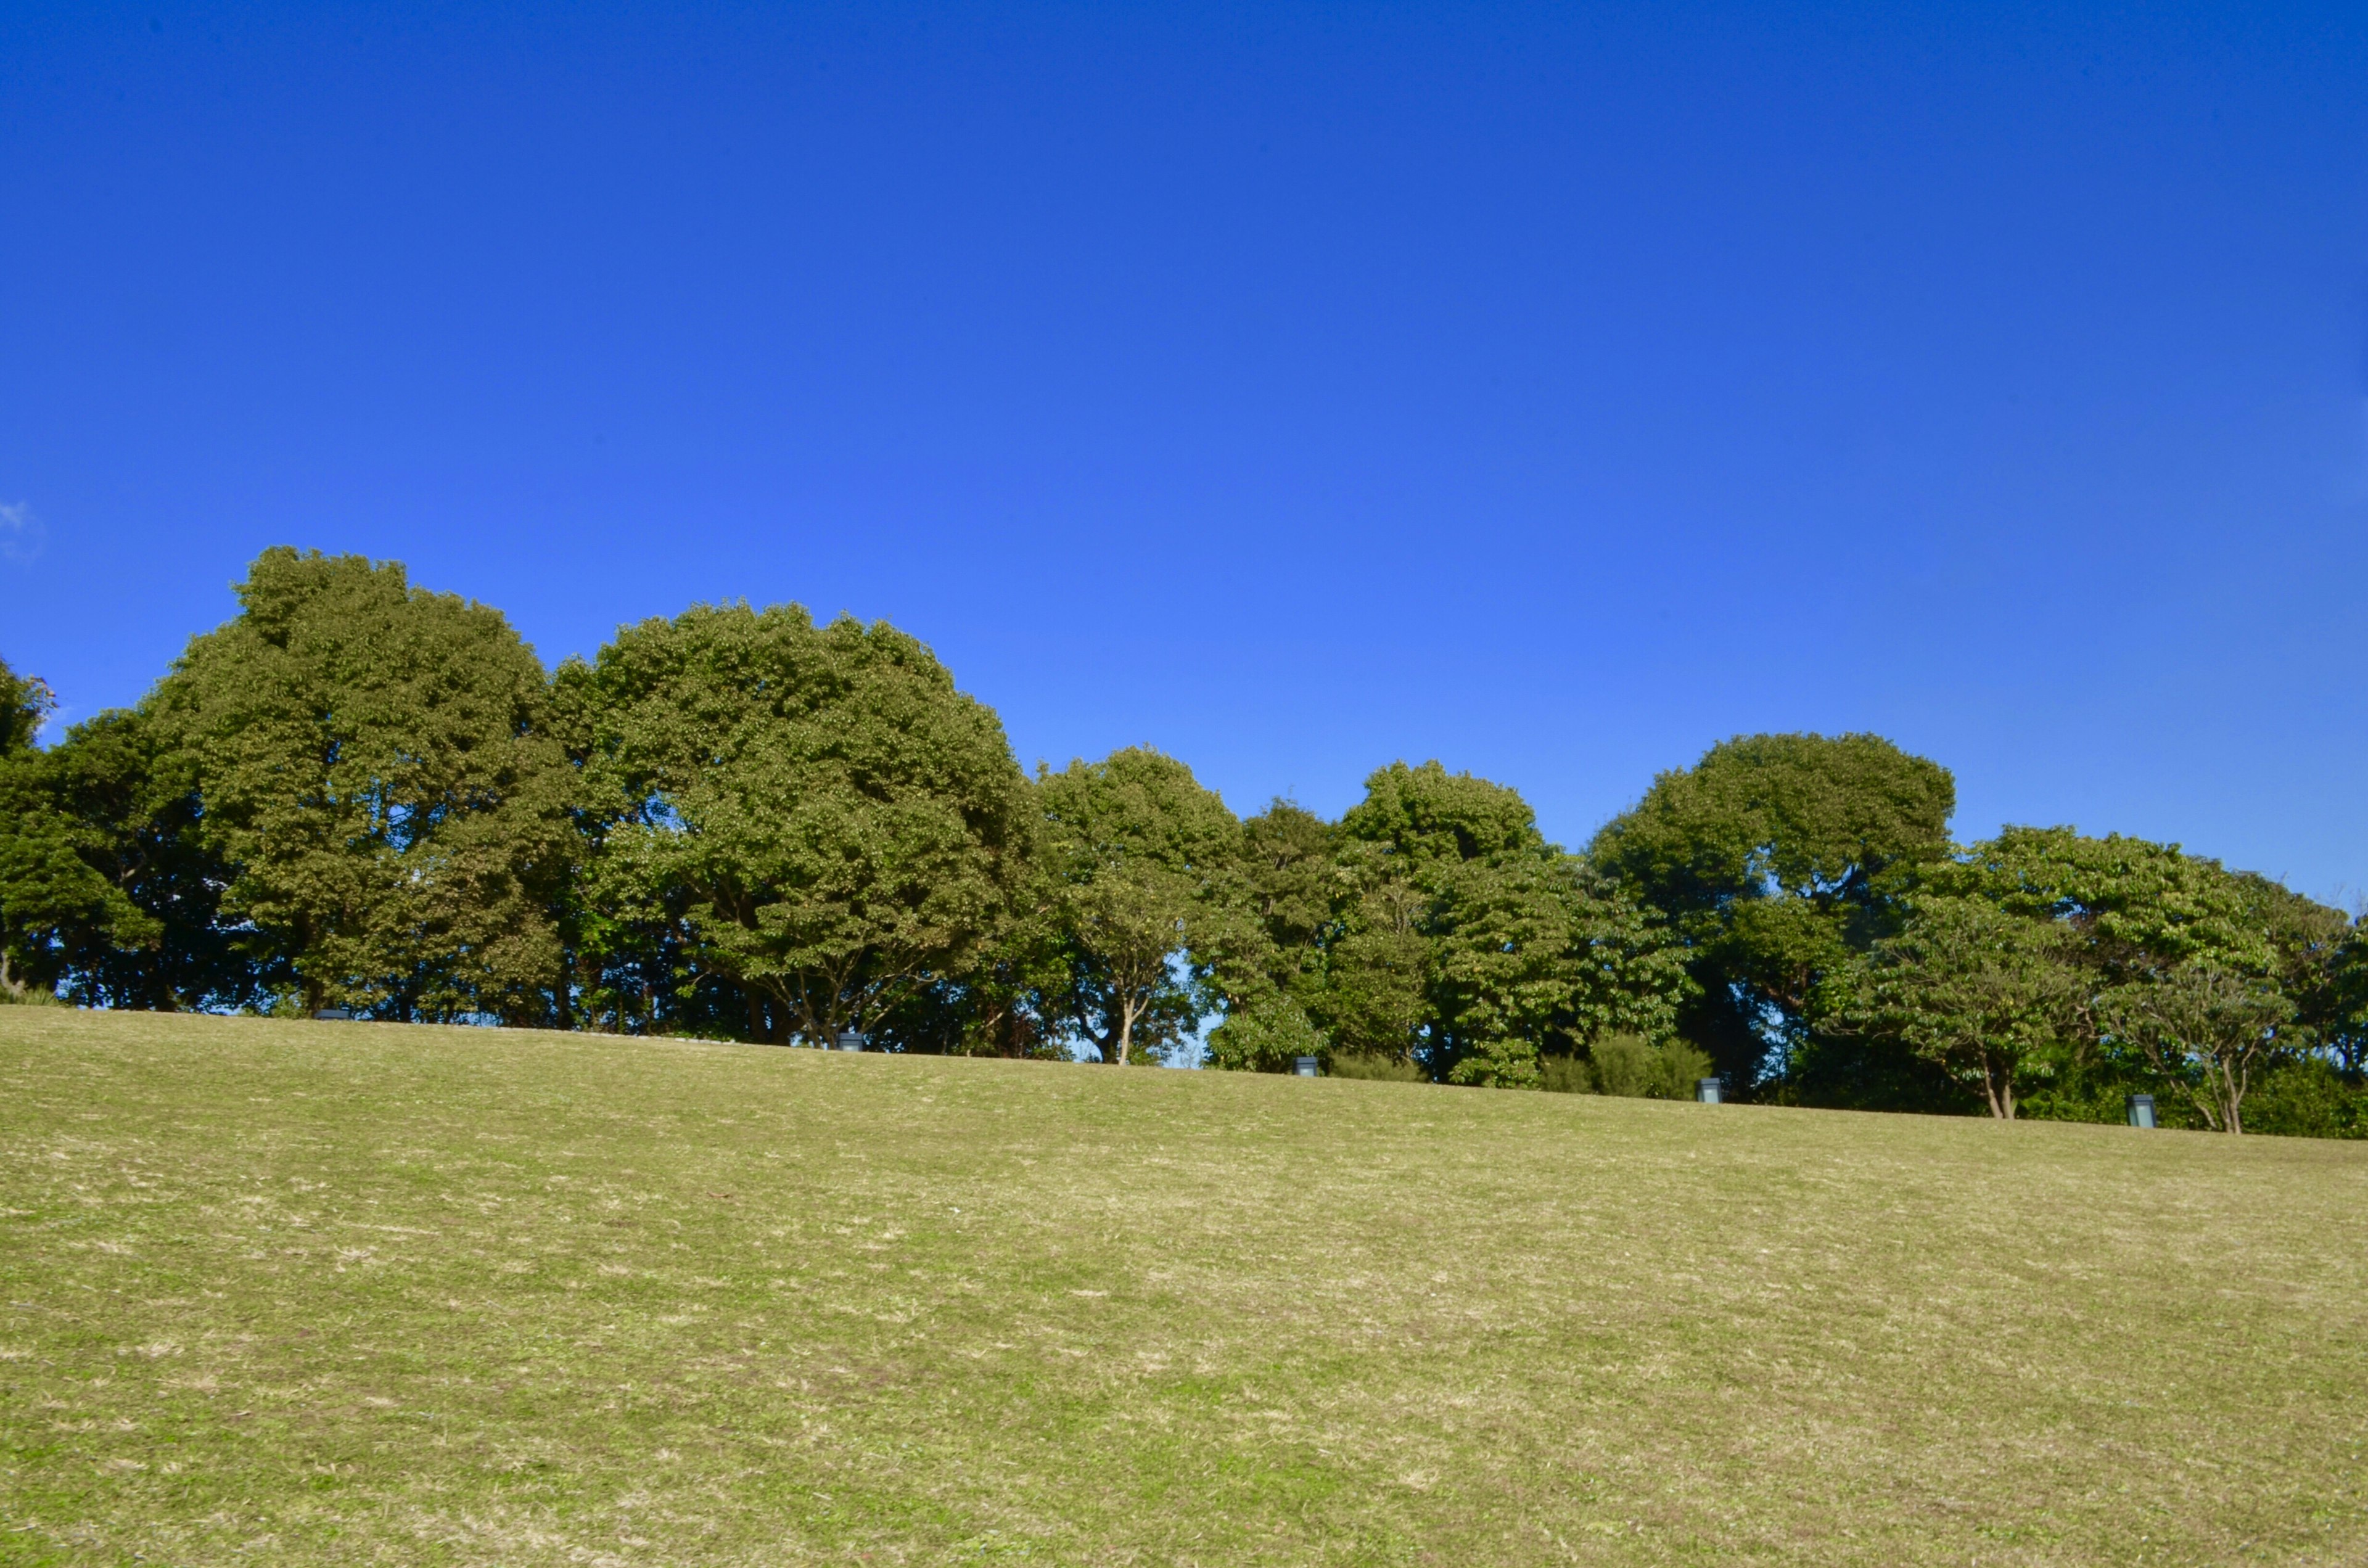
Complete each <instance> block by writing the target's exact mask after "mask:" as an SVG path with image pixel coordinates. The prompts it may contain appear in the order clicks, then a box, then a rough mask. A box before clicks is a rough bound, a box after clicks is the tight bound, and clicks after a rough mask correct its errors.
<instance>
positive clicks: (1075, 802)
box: [1036, 746, 1241, 1067]
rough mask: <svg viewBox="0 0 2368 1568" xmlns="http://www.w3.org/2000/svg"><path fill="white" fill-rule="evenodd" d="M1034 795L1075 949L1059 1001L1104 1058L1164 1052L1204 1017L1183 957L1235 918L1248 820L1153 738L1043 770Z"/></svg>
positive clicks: (1068, 941) (1124, 1059)
mask: <svg viewBox="0 0 2368 1568" xmlns="http://www.w3.org/2000/svg"><path fill="white" fill-rule="evenodd" d="M1036 795H1037V800H1038V802H1039V806H1040V809H1041V810H1042V817H1043V826H1042V830H1041V831H1042V857H1043V861H1044V864H1045V866H1046V868H1047V869H1048V870H1049V872H1050V874H1051V875H1052V877H1053V879H1054V881H1055V883H1056V886H1057V889H1058V892H1057V894H1056V897H1057V899H1058V908H1059V911H1060V930H1061V934H1062V937H1063V940H1064V945H1065V948H1066V950H1067V954H1068V958H1069V966H1070V967H1069V974H1068V977H1067V981H1066V983H1065V985H1064V989H1063V992H1062V994H1061V998H1060V1002H1059V1006H1060V1008H1061V1011H1062V1012H1063V1014H1064V1016H1065V1017H1067V1018H1068V1020H1069V1021H1071V1022H1072V1023H1074V1024H1075V1026H1076V1028H1077V1029H1078V1030H1079V1031H1080V1032H1082V1033H1083V1034H1084V1035H1085V1037H1086V1038H1087V1040H1090V1041H1091V1042H1092V1043H1093V1045H1094V1047H1095V1049H1096V1050H1098V1051H1099V1052H1100V1053H1101V1059H1102V1060H1103V1061H1104V1062H1110V1063H1113V1064H1115V1065H1118V1066H1121V1067H1122V1066H1126V1065H1128V1064H1129V1063H1131V1062H1138V1061H1144V1062H1148V1061H1156V1060H1157V1059H1159V1058H1160V1057H1162V1056H1164V1055H1166V1054H1167V1051H1169V1050H1171V1049H1172V1048H1173V1047H1174V1045H1175V1043H1176V1042H1177V1040H1178V1039H1179V1038H1180V1037H1181V1036H1182V1035H1183V1034H1184V1033H1185V1031H1187V1030H1188V1029H1189V1028H1190V1027H1191V1025H1192V1023H1193V1022H1194V1020H1195V1019H1196V1018H1197V1017H1199V1012H1200V1008H1199V1002H1198V998H1197V997H1196V996H1195V995H1194V994H1193V993H1192V990H1191V988H1190V986H1188V985H1187V984H1185V983H1183V982H1182V981H1181V980H1180V979H1179V978H1178V962H1179V960H1181V959H1182V958H1183V956H1184V954H1185V953H1186V952H1187V951H1188V950H1189V949H1190V948H1191V947H1192V946H1193V944H1194V942H1195V939H1196V938H1199V939H1200V940H1201V942H1202V943H1203V944H1204V945H1206V944H1207V943H1208V942H1210V941H1211V940H1212V938H1213V937H1214V935H1215V932H1214V930H1213V929H1212V928H1214V927H1218V926H1223V925H1224V924H1226V923H1227V922H1228V921H1229V920H1230V918H1231V917H1232V915H1233V912H1232V911H1230V910H1229V909H1227V907H1226V897H1225V895H1226V893H1227V892H1228V890H1229V889H1230V888H1231V887H1232V886H1233V885H1234V882H1235V860H1236V858H1237V857H1238V856H1239V854H1240V851H1241V824H1240V823H1238V822H1236V821H1235V818H1234V813H1233V812H1230V811H1228V810H1227V809H1226V807H1225V803H1224V801H1222V800H1220V799H1218V798H1217V796H1216V794H1215V792H1214V791H1212V790H1204V789H1202V788H1201V785H1200V783H1199V782H1198V781H1197V780H1195V779H1194V778H1193V777H1192V770H1191V769H1190V768H1189V767H1185V766H1184V765H1183V764H1182V763H1180V762H1178V761H1177V760H1176V759H1175V758H1174V757H1171V756H1161V755H1160V754H1159V753H1158V752H1156V751H1153V750H1151V749H1150V748H1149V747H1146V746H1130V747H1128V748H1127V749H1125V750H1123V751H1117V752H1112V753H1111V754H1110V756H1108V757H1106V758H1105V759H1103V760H1102V761H1100V762H1097V763H1087V762H1085V761H1082V760H1081V761H1076V762H1072V763H1071V764H1070V765H1069V766H1068V767H1066V768H1065V769H1064V770H1063V771H1061V772H1059V773H1053V772H1051V771H1049V770H1046V771H1044V772H1042V774H1041V775H1040V777H1039V778H1038V779H1037V782H1036Z"/></svg>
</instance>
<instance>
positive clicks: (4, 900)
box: [0, 659, 57, 1000]
mask: <svg viewBox="0 0 2368 1568" xmlns="http://www.w3.org/2000/svg"><path fill="white" fill-rule="evenodd" d="M56 707H57V699H56V698H55V697H53V696H52V695H51V691H50V688H49V685H48V683H47V682H45V681H43V680H41V679H40V677H39V676H20V675H18V674H17V672H16V671H15V670H13V669H11V668H10V667H9V665H8V663H7V661H6V660H5V659H0V1000H14V999H17V998H19V997H22V996H24V995H26V994H27V986H26V974H25V971H26V968H27V962H28V959H30V958H31V957H32V954H33V952H34V951H36V950H37V949H39V948H42V947H46V946H47V944H46V943H45V942H42V941H40V931H41V928H42V919H41V915H40V914H39V913H37V912H36V911H35V910H33V909H29V908H26V907H24V903H25V899H26V890H24V889H22V888H20V887H19V886H18V885H17V884H19V883H22V882H24V881H26V880H27V879H28V876H29V875H35V874H38V869H39V868H40V867H41V866H43V865H44V863H46V862H47V861H49V860H50V858H51V852H52V849H53V846H49V845H47V844H46V843H44V842H43V841H44V840H45V839H46V838H47V836H48V835H45V834H36V833H35V832H33V831H32V824H33V817H34V813H35V811H36V809H37V800H38V794H37V792H36V791H34V790H31V789H30V788H28V784H27V783H26V782H24V781H23V775H22V770H21V769H20V767H18V765H19V764H21V763H22V762H24V761H25V760H26V759H28V758H29V757H30V756H32V753H33V740H34V737H35V736H36V735H38V734H40V730H41V723H42V722H43V721H44V720H45V719H47V718H48V717H49V715H50V714H51V712H52V711H53V710H55V709H56Z"/></svg>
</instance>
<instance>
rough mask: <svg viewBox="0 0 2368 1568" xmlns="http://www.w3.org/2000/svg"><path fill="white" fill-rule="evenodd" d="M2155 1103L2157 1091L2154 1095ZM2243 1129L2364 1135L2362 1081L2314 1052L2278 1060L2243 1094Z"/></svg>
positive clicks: (2366, 1107) (2367, 1103)
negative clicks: (2248, 1091)
mask: <svg viewBox="0 0 2368 1568" xmlns="http://www.w3.org/2000/svg"><path fill="white" fill-rule="evenodd" d="M2156 1103H2157V1104H2160V1103H2161V1096H2156ZM2245 1131H2248V1132H2267V1133H2273V1134H2283V1135H2284V1136H2286V1137H2289V1138H2368V1085H2362V1084H2360V1083H2359V1082H2357V1081H2355V1080H2352V1079H2350V1078H2347V1077H2345V1076H2344V1075H2343V1074H2340V1073H2339V1072H2337V1071H2336V1070H2335V1068H2334V1066H2333V1064H2331V1063H2329V1062H2325V1061H2323V1060H2321V1059H2320V1058H2318V1057H2316V1056H2306V1057H2303V1058H2301V1059H2300V1060H2297V1061H2292V1062H2280V1063H2278V1064H2277V1065H2276V1066H2275V1067H2272V1068H2271V1069H2270V1070H2269V1071H2268V1072H2267V1073H2265V1074H2262V1075H2261V1077H2260V1080H2259V1081H2258V1082H2257V1083H2256V1084H2255V1085H2253V1092H2252V1093H2251V1094H2248V1095H2247V1096H2245Z"/></svg>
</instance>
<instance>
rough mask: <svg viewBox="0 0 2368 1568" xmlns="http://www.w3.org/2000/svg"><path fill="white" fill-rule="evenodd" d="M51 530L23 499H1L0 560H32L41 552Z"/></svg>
mask: <svg viewBox="0 0 2368 1568" xmlns="http://www.w3.org/2000/svg"><path fill="white" fill-rule="evenodd" d="M48 537H49V530H48V529H47V528H43V527H41V519H40V518H39V517H35V516H33V509H32V508H31V507H30V506H27V505H25V503H23V502H22V501H17V502H13V503H12V502H6V501H0V561H30V560H32V559H33V557H35V556H37V555H39V554H40V553H41V541H42V540H45V539H47V538H48Z"/></svg>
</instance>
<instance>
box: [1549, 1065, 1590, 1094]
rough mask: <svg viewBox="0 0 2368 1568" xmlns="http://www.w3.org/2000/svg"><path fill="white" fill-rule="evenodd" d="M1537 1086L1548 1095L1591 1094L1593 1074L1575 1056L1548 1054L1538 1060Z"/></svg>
mask: <svg viewBox="0 0 2368 1568" xmlns="http://www.w3.org/2000/svg"><path fill="white" fill-rule="evenodd" d="M1538 1086H1539V1087H1540V1088H1542V1089H1543V1090H1545V1091H1546V1093H1548V1094H1550V1095H1591V1094H1593V1093H1595V1074H1593V1073H1592V1072H1590V1071H1588V1065H1587V1063H1586V1062H1583V1061H1581V1060H1580V1059H1579V1058H1577V1057H1576V1056H1548V1057H1545V1058H1543V1059H1542V1060H1541V1061H1540V1062H1538Z"/></svg>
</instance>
